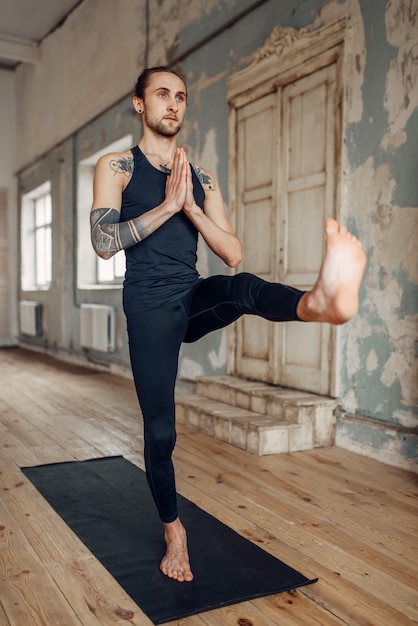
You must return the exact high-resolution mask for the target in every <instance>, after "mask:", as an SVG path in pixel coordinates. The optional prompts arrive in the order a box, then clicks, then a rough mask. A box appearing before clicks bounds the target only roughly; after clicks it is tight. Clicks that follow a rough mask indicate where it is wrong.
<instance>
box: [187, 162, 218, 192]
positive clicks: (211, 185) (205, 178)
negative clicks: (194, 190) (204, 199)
mask: <svg viewBox="0 0 418 626" xmlns="http://www.w3.org/2000/svg"><path fill="white" fill-rule="evenodd" d="M193 167H194V171H195V172H196V176H197V177H198V179H199V180H200V182H201V183H202V186H203V187H205V189H207V190H208V191H216V185H215V181H214V180H213V178H212V177H211V176H209V174H208V173H207V172H205V171H203V170H202V169H201V168H200V167H198V166H197V165H194V166H193Z"/></svg>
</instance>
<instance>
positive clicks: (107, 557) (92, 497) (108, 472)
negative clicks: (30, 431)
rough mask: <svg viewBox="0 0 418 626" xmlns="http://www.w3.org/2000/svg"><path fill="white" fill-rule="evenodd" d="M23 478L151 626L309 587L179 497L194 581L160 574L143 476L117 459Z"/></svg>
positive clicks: (156, 533) (44, 469) (155, 525)
mask: <svg viewBox="0 0 418 626" xmlns="http://www.w3.org/2000/svg"><path fill="white" fill-rule="evenodd" d="M22 471H23V473H24V474H25V475H26V476H27V477H28V478H29V480H30V481H31V482H32V483H33V484H34V485H35V487H36V488H37V489H38V490H39V491H40V493H41V494H42V495H43V496H44V497H45V498H46V500H47V501H48V502H49V503H50V505H51V506H52V507H53V508H54V509H55V510H56V511H57V513H59V515H60V516H61V517H62V518H63V519H64V520H65V522H66V523H67V524H68V525H69V526H70V527H71V528H72V529H73V531H74V532H75V533H76V534H77V535H78V537H79V538H80V539H81V540H82V541H83V542H84V543H85V544H86V546H87V547H88V548H89V549H90V550H91V552H92V553H93V554H94V555H95V556H96V557H97V558H98V559H99V560H100V561H101V562H102V563H103V565H104V566H105V567H106V569H107V570H108V571H109V572H110V573H111V574H112V576H113V577H114V578H115V579H116V580H117V581H118V583H119V584H120V585H121V586H122V587H123V589H125V591H126V592H127V593H128V594H129V595H130V596H131V598H132V599H133V600H134V601H135V602H136V604H137V605H138V606H139V607H140V608H141V609H142V611H143V612H144V613H145V614H146V615H148V617H149V618H150V619H151V620H152V621H153V622H154V624H163V623H164V622H169V621H172V620H176V619H181V618H182V617H187V616H189V615H195V614H197V613H201V612H203V611H208V610H211V609H215V608H219V607H222V606H226V605H229V604H235V603H237V602H243V601H244V600H250V599H252V598H257V597H261V596H266V595H271V594H275V593H278V592H281V591H288V590H291V589H295V588H296V587H301V586H303V585H308V584H310V583H313V582H316V580H317V579H315V580H309V579H308V578H305V576H302V575H301V574H299V573H298V572H297V571H295V570H294V569H292V568H291V567H288V566H287V565H286V564H285V563H282V562H281V561H279V560H278V559H276V558H274V557H273V556H272V555H270V554H269V553H268V552H266V551H265V550H262V549H261V548H260V547H259V546H256V545H255V544H253V543H251V542H250V541H248V540H247V539H245V538H244V537H241V536H240V535H238V534H237V533H236V532H235V531H233V530H232V529H230V528H228V526H225V524H223V523H222V522H220V521H218V520H217V519H215V518H214V517H212V516H211V515H209V514H208V513H205V511H203V510H202V509H200V508H199V507H198V506H196V505H195V504H193V503H192V502H190V501H189V500H186V499H185V498H183V497H181V496H178V500H179V513H180V518H181V519H182V522H183V524H184V525H185V527H186V529H187V534H188V544H189V553H190V559H191V565H192V570H193V573H194V580H193V581H192V582H190V583H178V582H176V581H174V580H171V579H169V578H167V577H166V576H164V575H163V574H162V573H161V572H160V570H159V563H160V560H161V558H162V557H163V555H164V545H165V544H164V539H163V534H162V525H161V522H160V520H159V518H158V515H157V513H156V509H155V505H154V502H153V500H152V498H151V495H150V493H149V488H148V484H147V482H146V478H145V473H144V472H143V471H142V470H140V469H139V468H138V467H136V466H135V465H133V464H132V463H130V462H129V461H127V460H126V459H124V458H123V457H121V456H117V457H108V458H103V459H93V460H88V461H78V462H69V463H55V464H52V465H41V466H38V467H24V468H22Z"/></svg>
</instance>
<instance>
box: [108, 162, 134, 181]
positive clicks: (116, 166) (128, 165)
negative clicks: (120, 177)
mask: <svg viewBox="0 0 418 626" xmlns="http://www.w3.org/2000/svg"><path fill="white" fill-rule="evenodd" d="M109 167H110V169H111V170H113V171H114V172H115V175H116V174H124V175H125V176H127V177H128V178H129V177H130V176H132V173H133V171H134V158H133V157H121V158H120V159H118V160H112V161H110V163H109Z"/></svg>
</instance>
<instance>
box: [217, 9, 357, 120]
mask: <svg viewBox="0 0 418 626" xmlns="http://www.w3.org/2000/svg"><path fill="white" fill-rule="evenodd" d="M348 25H349V20H348V18H345V17H343V18H340V19H338V20H336V21H334V22H331V23H330V24H327V25H326V26H323V27H321V28H318V29H316V30H312V29H311V28H309V27H308V28H301V29H300V30H296V29H295V28H291V27H281V26H276V27H274V28H273V30H272V32H271V34H270V36H269V37H268V39H267V40H266V41H265V43H264V44H263V45H262V46H261V47H260V48H258V49H257V50H256V51H255V52H254V54H253V57H252V62H251V63H250V65H248V66H247V67H246V68H244V69H242V70H240V71H239V72H236V73H235V74H233V75H231V76H230V77H229V78H228V79H227V84H228V101H229V103H230V104H231V105H232V106H233V107H238V108H239V107H240V106H242V105H243V104H245V103H246V102H250V101H253V100H256V99H257V98H259V97H260V96H261V95H262V93H268V92H269V91H271V90H274V89H275V85H277V84H278V83H282V82H285V81H286V80H287V79H291V80H295V79H296V78H297V77H298V76H299V77H300V76H304V75H305V74H307V73H310V72H311V71H315V69H317V66H318V61H317V60H318V59H319V58H320V59H322V60H321V61H320V63H323V65H328V64H329V63H331V62H332V59H333V58H335V56H336V55H337V56H338V55H341V54H342V48H343V43H344V39H345V37H346V33H347V28H348ZM311 67H312V68H313V69H312V70H310V69H309V68H311Z"/></svg>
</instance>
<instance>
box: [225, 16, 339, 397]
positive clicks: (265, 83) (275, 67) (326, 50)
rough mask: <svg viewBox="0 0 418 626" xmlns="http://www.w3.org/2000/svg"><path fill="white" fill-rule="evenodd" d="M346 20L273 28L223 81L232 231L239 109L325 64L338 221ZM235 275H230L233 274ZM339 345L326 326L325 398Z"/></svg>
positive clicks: (231, 347) (231, 331) (231, 368)
mask: <svg viewBox="0 0 418 626" xmlns="http://www.w3.org/2000/svg"><path fill="white" fill-rule="evenodd" d="M348 25H349V24H348V18H342V19H339V20H337V21H335V22H332V23H331V24H328V25H327V26H324V27H323V28H320V29H318V30H316V31H312V32H310V31H308V30H307V29H301V30H295V29H293V28H281V27H279V26H276V27H275V28H274V29H273V31H272V33H271V35H270V37H269V38H268V39H267V41H266V42H265V43H264V45H263V46H262V47H261V48H259V49H258V50H257V51H256V52H255V53H254V61H253V62H252V63H251V65H249V66H248V67H247V68H245V69H244V70H241V71H240V72H237V73H236V74H233V75H232V76H230V77H229V78H228V79H227V90H228V105H229V115H228V134H229V136H228V143H229V150H228V153H229V163H228V174H229V185H228V195H229V212H230V216H231V221H232V224H233V226H234V227H236V225H237V224H236V222H237V206H238V193H237V191H238V186H237V185H238V172H237V162H238V160H237V149H238V147H237V140H238V133H237V129H238V126H237V124H238V109H240V108H241V107H242V106H245V105H247V104H249V103H251V102H254V101H256V100H258V99H259V98H261V97H263V96H266V95H268V94H269V93H274V92H275V91H277V90H278V89H279V88H280V87H283V86H285V85H287V84H289V83H292V82H294V81H296V80H298V79H299V78H302V77H304V76H307V75H308V74H311V73H313V72H316V71H317V70H320V69H322V68H324V67H327V66H328V65H330V64H332V63H335V64H336V93H337V102H338V106H339V107H340V108H341V114H340V115H338V116H337V119H336V128H335V136H336V140H337V141H336V143H337V145H336V154H335V187H334V196H335V197H334V203H335V215H336V219H337V220H338V219H340V187H341V160H342V159H341V149H342V119H343V111H342V108H343V103H344V100H343V98H342V93H343V85H344V84H343V71H342V67H343V65H344V51H345V50H344V43H345V40H346V38H347V31H348ZM235 271H236V270H233V273H235ZM227 338H228V354H227V371H228V374H231V375H234V374H235V373H236V370H237V366H236V346H237V328H236V324H233V325H231V326H229V327H228V330H227ZM338 344H339V329H338V327H336V326H332V327H331V337H330V350H331V355H330V394H331V395H332V396H334V397H337V396H338V391H339V390H338V376H337V368H338V366H339V363H338V354H339V350H338Z"/></svg>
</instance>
